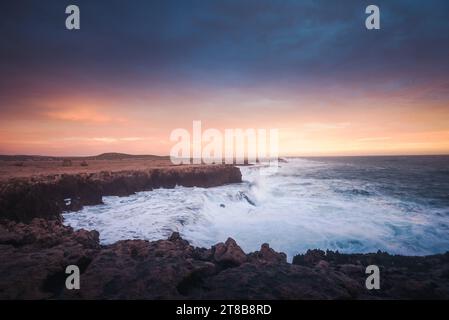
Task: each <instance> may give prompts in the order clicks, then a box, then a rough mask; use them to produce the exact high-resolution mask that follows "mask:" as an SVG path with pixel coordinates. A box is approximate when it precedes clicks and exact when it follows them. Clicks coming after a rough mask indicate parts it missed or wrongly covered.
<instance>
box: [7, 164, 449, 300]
mask: <svg viewBox="0 0 449 320" xmlns="http://www.w3.org/2000/svg"><path fill="white" fill-rule="evenodd" d="M51 170H54V168H51ZM77 170H79V169H77ZM34 171H35V170H32V171H31V172H34ZM52 172H53V171H52ZM236 182H241V173H240V170H239V169H238V168H236V167H233V166H225V165H216V166H179V167H175V166H166V167H163V168H155V167H153V168H149V169H143V170H121V171H101V172H96V171H95V172H82V173H80V172H77V173H74V174H65V173H63V174H61V173H57V172H56V173H55V174H52V175H41V176H34V175H33V176H26V177H20V178H19V177H14V178H11V179H7V180H4V181H2V182H1V183H0V299H396V298H398V299H411V298H420V299H430V298H437V299H448V298H449V253H446V254H443V255H434V256H427V257H404V256H391V255H388V254H386V253H381V252H379V253H374V254H351V255H347V254H339V253H336V252H323V251H320V250H311V251H308V252H307V253H306V254H305V255H298V256H296V257H294V259H293V263H287V261H286V256H285V254H283V253H278V252H275V251H274V250H272V249H271V248H270V247H269V245H268V244H263V245H262V246H261V248H260V250H259V251H256V252H253V253H249V254H246V253H245V252H243V251H242V249H241V248H240V247H239V246H238V244H237V243H236V242H235V241H234V240H232V239H228V240H227V241H226V242H225V243H219V244H217V245H215V246H213V247H212V248H209V249H206V248H194V247H192V246H191V245H189V243H188V242H187V241H185V240H183V239H181V237H180V236H179V235H178V234H176V233H174V234H173V235H172V236H171V237H170V238H169V239H168V240H159V241H153V242H148V241H143V240H128V241H119V242H117V243H115V244H112V245H108V246H102V245H100V243H99V235H98V232H96V231H90V232H89V231H86V230H79V231H74V230H72V229H71V228H70V227H67V226H64V225H62V223H61V213H62V212H63V211H68V210H79V209H80V208H82V206H84V205H94V204H100V203H101V202H102V197H103V196H108V195H116V196H126V195H130V194H132V193H134V192H137V191H144V190H152V189H153V188H159V187H163V188H173V187H175V186H176V185H182V186H198V187H213V186H219V185H223V184H226V183H236ZM371 264H375V265H377V266H379V268H380V274H381V281H380V283H381V289H380V290H367V289H366V288H365V280H366V277H367V275H366V274H365V269H366V267H367V266H368V265H371ZM69 265H77V266H78V267H79V269H80V272H81V289H80V290H67V289H66V287H65V280H66V277H67V276H68V275H67V274H66V273H65V270H66V267H67V266H69Z"/></svg>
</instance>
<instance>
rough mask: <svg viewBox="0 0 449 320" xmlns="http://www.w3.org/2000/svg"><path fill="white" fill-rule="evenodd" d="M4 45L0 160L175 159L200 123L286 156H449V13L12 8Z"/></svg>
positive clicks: (326, 8) (437, 2)
mask: <svg viewBox="0 0 449 320" xmlns="http://www.w3.org/2000/svg"><path fill="white" fill-rule="evenodd" d="M70 4H76V5H78V6H79V8H80V11H81V29H80V30H67V29H66V28H65V19H66V17H67V15H66V14H65V8H66V6H68V5H70ZM370 4H375V5H378V6H379V8H380V13H381V22H380V23H381V29H380V30H367V29H366V28H365V19H366V17H367V14H365V8H366V7H367V6H368V5H370ZM0 39H1V41H0V74H1V76H0V154H41V155H93V154H99V153H102V152H126V153H134V154H159V155H166V154H168V153H169V152H170V149H171V147H172V146H173V144H174V143H173V142H171V141H170V140H169V136H170V133H171V132H172V130H174V129H176V128H185V129H187V130H189V131H191V130H192V121H194V120H200V121H201V122H202V126H203V128H204V129H207V128H216V129H218V130H221V131H223V130H224V129H232V128H243V129H246V128H256V129H259V128H263V129H270V128H276V129H278V130H279V138H280V140H279V148H280V153H281V154H282V155H290V156H292V155H299V156H307V155H313V156H321V155H383V154H449V1H446V0H428V1H415V0H388V1H387V0H370V1H363V0H342V1H327V0H313V1H308V0H306V1H300V0H277V1H274V0H273V1H268V0H254V1H252V0H251V1H250V0H232V1H231V0H210V1H192V0H182V1H174V0H161V1H151V0H146V1H144V0H132V1H118V0H108V1H106V0H103V1H102V0H88V1H79V0H78V1H75V0H69V1H65V0H53V1H51V0H39V1H37V0H35V1H31V0H21V1H12V0H9V1H5V2H2V5H1V10H0Z"/></svg>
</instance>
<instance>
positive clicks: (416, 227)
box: [64, 159, 449, 259]
mask: <svg viewBox="0 0 449 320" xmlns="http://www.w3.org/2000/svg"><path fill="white" fill-rule="evenodd" d="M331 166H332V164H328V163H324V162H318V161H310V160H304V159H292V160H290V162H289V163H286V164H282V167H281V168H280V170H279V171H278V172H277V173H276V174H273V175H270V176H264V175H259V174H258V169H257V167H242V168H241V171H242V174H243V179H244V182H243V183H241V184H233V185H226V186H222V187H217V188H210V189H204V188H185V187H176V188H175V189H156V190H153V191H149V192H140V193H137V194H135V195H132V196H129V197H104V199H103V200H104V205H98V206H90V207H85V208H84V209H83V210H82V211H80V212H73V213H66V214H64V220H65V223H66V224H67V225H70V226H72V227H74V228H75V229H78V228H84V229H88V230H92V229H95V230H98V231H99V232H100V240H101V242H102V243H104V244H110V243H113V242H115V241H118V240H123V239H148V240H157V239H164V238H167V237H168V236H169V235H170V234H171V232H173V231H179V232H180V233H181V235H182V237H183V238H185V239H187V240H189V241H190V242H191V243H192V244H193V245H196V246H205V247H209V246H211V245H213V244H215V243H217V242H222V241H225V240H226V239H227V237H232V238H234V239H235V240H236V241H237V242H238V243H239V244H240V245H241V246H242V248H243V249H244V250H245V251H246V252H251V251H254V250H258V249H259V248H260V245H261V244H262V243H264V242H267V243H269V244H270V246H271V247H273V248H274V249H275V250H279V251H283V252H285V253H287V255H288V257H289V259H291V258H292V256H293V255H295V254H297V253H301V252H304V251H305V250H307V249H312V248H321V249H331V250H339V251H341V252H375V251H377V250H382V251H387V252H390V253H397V254H406V255H425V254H432V253H438V252H444V251H446V250H449V236H448V234H449V233H448V231H449V217H448V210H447V208H443V209H441V208H439V209H438V208H429V207H426V206H422V205H419V204H416V203H414V202H407V201H404V200H403V199H401V198H399V197H395V196H394V195H393V196H390V195H388V194H382V193H379V192H378V187H379V186H378V185H376V183H375V182H372V183H371V182H367V181H366V180H360V181H359V180H357V179H340V178H334V177H329V178H327V177H326V176H324V177H323V173H324V174H325V173H326V172H327V171H328V170H332V167H331ZM304 173H307V174H304ZM314 173H316V174H317V175H318V174H319V175H320V178H314V177H313V176H314Z"/></svg>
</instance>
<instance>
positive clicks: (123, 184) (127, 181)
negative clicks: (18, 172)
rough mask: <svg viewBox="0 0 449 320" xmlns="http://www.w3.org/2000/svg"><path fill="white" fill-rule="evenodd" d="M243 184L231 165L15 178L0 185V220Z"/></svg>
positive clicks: (52, 215) (56, 214)
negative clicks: (167, 191)
mask: <svg viewBox="0 0 449 320" xmlns="http://www.w3.org/2000/svg"><path fill="white" fill-rule="evenodd" d="M241 181H242V175H241V173H240V170H239V169H238V168H237V167H234V166H231V165H209V166H206V165H200V166H172V167H164V168H152V169H149V170H145V171H143V170H139V171H120V172H110V171H103V172H98V173H78V174H54V175H50V176H44V177H37V178H36V177H30V178H21V179H19V178H15V179H10V180H8V181H6V182H2V183H1V184H0V218H4V219H11V220H15V221H21V222H28V221H31V220H32V219H33V218H46V219H60V215H61V213H62V212H63V211H77V210H80V209H81V208H82V207H83V206H84V205H95V204H101V203H102V197H103V196H127V195H130V194H133V193H135V192H138V191H148V190H152V189H153V188H173V187H175V186H176V185H179V186H185V187H193V186H196V187H215V186H220V185H224V184H228V183H238V182H241Z"/></svg>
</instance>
